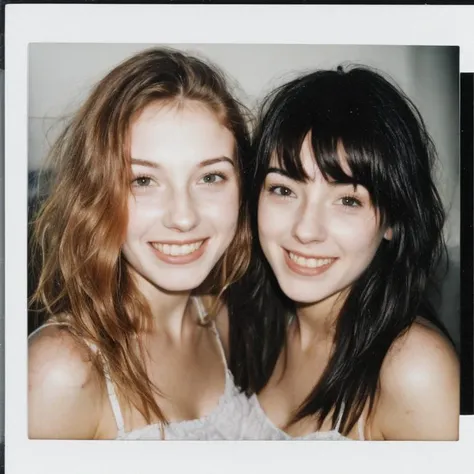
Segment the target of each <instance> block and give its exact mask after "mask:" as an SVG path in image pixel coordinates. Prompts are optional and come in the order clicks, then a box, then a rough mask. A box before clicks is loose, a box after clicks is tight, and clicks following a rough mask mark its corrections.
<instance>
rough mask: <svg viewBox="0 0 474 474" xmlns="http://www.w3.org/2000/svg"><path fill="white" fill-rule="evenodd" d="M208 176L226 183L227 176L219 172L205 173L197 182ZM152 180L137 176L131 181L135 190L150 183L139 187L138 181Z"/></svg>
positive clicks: (210, 184) (144, 176) (208, 184)
mask: <svg viewBox="0 0 474 474" xmlns="http://www.w3.org/2000/svg"><path fill="white" fill-rule="evenodd" d="M208 176H217V177H219V178H221V179H222V181H227V176H226V175H225V174H224V173H221V172H214V173H206V174H205V175H204V176H203V177H202V178H201V179H200V180H199V181H201V180H203V179H205V178H206V177H208ZM152 179H153V178H152V177H151V176H148V175H140V176H137V177H135V178H134V179H133V180H132V186H135V187H137V188H147V187H148V186H149V185H150V183H148V184H147V185H140V184H138V183H139V181H140V180H149V181H151V180H152ZM220 182H221V181H218V182H217V183H216V182H213V183H204V184H205V185H207V186H213V185H215V184H218V183H220Z"/></svg>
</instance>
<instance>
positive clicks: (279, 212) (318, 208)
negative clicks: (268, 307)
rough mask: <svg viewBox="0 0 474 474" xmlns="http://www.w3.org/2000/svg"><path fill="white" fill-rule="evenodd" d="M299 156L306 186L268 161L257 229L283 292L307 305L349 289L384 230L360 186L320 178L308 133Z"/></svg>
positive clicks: (364, 190) (368, 197) (377, 244)
mask: <svg viewBox="0 0 474 474" xmlns="http://www.w3.org/2000/svg"><path fill="white" fill-rule="evenodd" d="M300 157H301V162H302V165H303V167H304V169H305V172H306V174H307V175H308V176H309V178H310V179H309V180H308V181H307V182H297V181H295V180H292V179H291V178H289V177H288V176H287V175H286V173H285V172H284V170H281V169H279V168H278V167H277V166H278V165H277V164H276V163H277V160H274V161H272V163H271V165H270V166H271V168H270V169H269V173H268V174H267V177H266V179H265V182H264V185H263V188H262V191H261V194H260V200H259V208H258V230H259V238H260V243H261V246H262V249H263V252H264V254H265V256H266V258H267V260H268V262H269V263H270V266H271V267H272V269H273V272H274V273H275V275H276V278H277V280H278V283H279V285H280V287H281V289H282V290H283V292H284V293H285V294H286V295H287V296H288V297H289V298H290V299H292V300H293V301H295V302H297V303H305V304H312V303H319V302H321V301H323V300H326V299H328V298H331V297H334V298H335V297H336V296H337V295H339V294H340V293H341V291H343V290H344V289H346V288H349V287H350V285H351V284H352V283H353V282H354V281H355V280H356V279H357V278H358V277H359V275H360V274H361V273H362V272H363V271H364V270H365V269H366V268H367V266H368V265H369V263H370V262H371V260H372V258H373V257H374V255H375V252H376V251H377V248H378V246H379V244H380V242H381V240H382V238H383V237H384V231H383V230H382V229H381V228H380V225H379V221H378V218H377V213H376V211H375V209H374V208H373V206H372V205H371V201H370V196H369V193H368V191H367V190H366V189H365V188H364V187H362V186H360V185H359V186H357V187H356V188H355V189H354V186H353V185H352V184H336V183H331V182H328V181H326V180H325V179H324V176H323V175H322V173H321V171H320V170H319V168H318V166H317V164H316V162H315V159H314V156H313V152H312V150H311V142H310V138H309V135H308V136H307V137H306V139H305V140H304V142H303V146H302V149H301V154H300ZM272 167H273V168H272ZM347 171H348V170H347ZM390 232H391V231H390V230H387V231H386V232H385V237H386V238H390ZM331 299H333V298H331Z"/></svg>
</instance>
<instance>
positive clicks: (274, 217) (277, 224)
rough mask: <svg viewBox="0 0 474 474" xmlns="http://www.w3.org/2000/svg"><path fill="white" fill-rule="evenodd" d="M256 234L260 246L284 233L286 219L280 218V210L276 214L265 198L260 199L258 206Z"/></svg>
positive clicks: (273, 207)
mask: <svg viewBox="0 0 474 474" xmlns="http://www.w3.org/2000/svg"><path fill="white" fill-rule="evenodd" d="M257 219H258V234H259V238H260V243H261V244H262V246H265V244H266V243H267V242H268V240H269V239H272V238H274V237H277V236H278V235H281V234H282V233H283V232H284V231H285V227H286V225H285V223H286V222H288V220H287V219H286V218H282V214H281V210H280V212H277V210H276V209H275V206H272V205H271V203H270V202H268V200H267V199H266V198H265V197H261V198H260V200H259V204H258V216H257Z"/></svg>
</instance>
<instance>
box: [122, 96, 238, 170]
mask: <svg viewBox="0 0 474 474" xmlns="http://www.w3.org/2000/svg"><path fill="white" fill-rule="evenodd" d="M130 140H131V155H132V157H134V158H143V159H148V160H150V159H156V160H159V161H161V160H163V159H165V158H167V157H168V156H170V155H172V156H173V157H174V158H176V159H178V156H182V155H185V156H188V157H189V156H196V157H197V158H200V159H207V158H210V157H212V156H210V155H215V156H220V155H225V156H228V157H231V156H232V151H233V148H234V137H233V135H232V133H231V132H230V131H229V130H228V129H227V128H226V127H225V126H224V125H223V123H222V122H221V120H219V117H218V116H217V114H215V113H214V112H213V111H212V110H211V109H210V108H209V107H207V106H206V105H205V104H202V103H200V102H197V101H186V102H183V103H154V104H151V105H149V106H147V107H145V109H144V110H143V111H142V112H141V113H140V114H138V115H137V117H136V118H135V120H134V121H133V122H132V124H131V128H130ZM208 155H209V156H208Z"/></svg>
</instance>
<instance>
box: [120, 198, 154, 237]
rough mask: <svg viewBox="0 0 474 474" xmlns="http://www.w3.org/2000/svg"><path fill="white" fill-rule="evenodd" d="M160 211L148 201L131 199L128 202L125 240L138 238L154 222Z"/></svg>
mask: <svg viewBox="0 0 474 474" xmlns="http://www.w3.org/2000/svg"><path fill="white" fill-rule="evenodd" d="M160 213H161V210H160V208H159V207H158V206H157V205H156V202H155V203H153V202H151V200H149V199H143V198H141V197H137V198H135V197H131V198H130V199H129V201H128V226H127V239H130V238H133V237H136V236H140V235H141V234H143V233H144V232H146V231H147V230H148V228H149V227H150V226H152V225H153V223H154V222H156V219H157V218H158V217H159V216H160Z"/></svg>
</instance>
